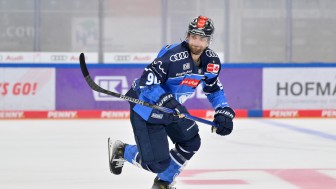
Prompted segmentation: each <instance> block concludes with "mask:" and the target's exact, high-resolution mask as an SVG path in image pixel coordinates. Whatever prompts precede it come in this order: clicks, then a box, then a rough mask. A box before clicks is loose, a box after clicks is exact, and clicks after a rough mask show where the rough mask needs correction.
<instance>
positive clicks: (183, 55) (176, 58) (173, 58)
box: [169, 51, 189, 62]
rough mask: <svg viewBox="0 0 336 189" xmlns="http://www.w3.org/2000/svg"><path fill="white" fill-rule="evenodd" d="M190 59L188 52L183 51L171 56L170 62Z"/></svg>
mask: <svg viewBox="0 0 336 189" xmlns="http://www.w3.org/2000/svg"><path fill="white" fill-rule="evenodd" d="M188 57H189V53H188V51H183V52H179V53H176V54H174V55H171V56H170V58H169V60H170V61H172V62H176V61H180V60H183V59H186V58H188Z"/></svg>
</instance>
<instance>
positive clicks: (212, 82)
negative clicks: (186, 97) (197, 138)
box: [203, 64, 235, 136]
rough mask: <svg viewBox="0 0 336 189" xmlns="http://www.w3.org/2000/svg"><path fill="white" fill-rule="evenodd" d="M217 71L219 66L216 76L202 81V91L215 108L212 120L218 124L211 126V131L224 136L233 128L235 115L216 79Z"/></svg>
mask: <svg viewBox="0 0 336 189" xmlns="http://www.w3.org/2000/svg"><path fill="white" fill-rule="evenodd" d="M219 66H220V64H219ZM219 72H220V67H219V71H218V73H217V74H216V76H214V77H212V78H207V79H205V80H204V81H203V91H204V92H205V93H206V96H207V98H208V100H209V102H210V103H211V105H212V107H213V108H214V110H215V116H214V117H215V118H214V122H215V123H217V124H218V125H219V126H218V127H217V128H215V127H212V131H216V133H217V134H219V135H223V136H224V135H229V134H230V133H231V132H232V130H233V122H232V119H233V118H234V117H235V112H234V111H233V109H232V108H230V107H229V105H228V103H227V99H226V96H225V93H224V90H223V86H222V84H221V82H220V81H219V79H218V74H219Z"/></svg>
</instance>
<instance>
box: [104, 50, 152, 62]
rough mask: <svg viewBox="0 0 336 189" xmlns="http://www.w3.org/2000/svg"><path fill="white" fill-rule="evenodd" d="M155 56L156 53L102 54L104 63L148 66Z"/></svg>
mask: <svg viewBox="0 0 336 189" xmlns="http://www.w3.org/2000/svg"><path fill="white" fill-rule="evenodd" d="M156 56H157V53H141V52H138V53H134V52H133V53H125V52H114V53H105V54H104V63H128V64H132V63H133V64H138V63H144V64H150V63H151V62H152V61H153V60H154V59H155V58H156Z"/></svg>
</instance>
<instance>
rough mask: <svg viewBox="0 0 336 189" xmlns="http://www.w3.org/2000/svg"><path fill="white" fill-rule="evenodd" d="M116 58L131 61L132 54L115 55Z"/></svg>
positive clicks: (119, 60) (120, 60)
mask: <svg viewBox="0 0 336 189" xmlns="http://www.w3.org/2000/svg"><path fill="white" fill-rule="evenodd" d="M114 60H115V61H118V62H129V61H131V56H130V55H115V56H114Z"/></svg>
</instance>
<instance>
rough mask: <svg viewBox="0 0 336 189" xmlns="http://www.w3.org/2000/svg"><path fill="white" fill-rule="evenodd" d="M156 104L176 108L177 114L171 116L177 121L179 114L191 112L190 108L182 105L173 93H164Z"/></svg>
mask: <svg viewBox="0 0 336 189" xmlns="http://www.w3.org/2000/svg"><path fill="white" fill-rule="evenodd" d="M156 105H158V106H164V107H166V108H169V109H173V110H175V112H176V114H175V115H173V116H170V118H171V119H172V120H173V121H177V120H178V119H179V117H178V114H189V112H188V110H187V109H186V108H185V107H184V106H182V105H181V104H180V103H179V102H178V101H177V100H176V99H175V98H174V96H173V95H172V94H169V93H168V94H163V95H162V96H161V97H160V99H159V100H158V101H157V103H156Z"/></svg>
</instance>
